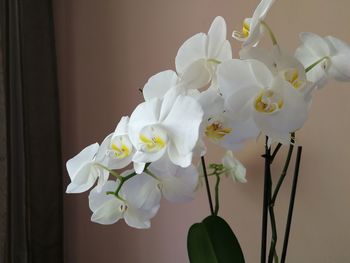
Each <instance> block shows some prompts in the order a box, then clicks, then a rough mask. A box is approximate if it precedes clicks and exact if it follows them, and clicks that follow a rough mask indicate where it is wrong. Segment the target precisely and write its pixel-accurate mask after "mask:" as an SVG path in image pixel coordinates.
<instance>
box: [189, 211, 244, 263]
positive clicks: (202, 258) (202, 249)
mask: <svg viewBox="0 0 350 263" xmlns="http://www.w3.org/2000/svg"><path fill="white" fill-rule="evenodd" d="M187 250H188V256H189V259H190V262H191V263H244V262H245V261H244V256H243V252H242V249H241V246H240V245H239V243H238V240H237V238H236V236H235V234H234V233H233V231H232V230H231V228H230V226H229V225H228V224H227V223H226V221H225V220H224V219H222V218H221V217H218V216H214V215H211V216H208V217H207V218H205V219H204V220H203V222H202V223H196V224H194V225H192V226H191V228H190V230H189V231H188V236H187Z"/></svg>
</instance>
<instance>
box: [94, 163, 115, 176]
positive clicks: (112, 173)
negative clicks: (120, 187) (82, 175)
mask: <svg viewBox="0 0 350 263" xmlns="http://www.w3.org/2000/svg"><path fill="white" fill-rule="evenodd" d="M95 165H96V166H99V167H101V168H102V169H105V170H106V171H108V172H109V173H110V174H111V175H113V176H114V177H116V178H118V179H120V178H122V176H121V175H120V174H118V173H117V172H116V171H113V170H111V169H109V168H108V167H106V166H104V165H103V164H100V163H95Z"/></svg>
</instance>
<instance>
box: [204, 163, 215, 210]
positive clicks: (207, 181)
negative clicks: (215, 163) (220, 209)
mask: <svg viewBox="0 0 350 263" xmlns="http://www.w3.org/2000/svg"><path fill="white" fill-rule="evenodd" d="M201 163H202V168H203V173H204V179H205V186H206V188H207V195H208V201H209V208H210V213H211V214H212V215H214V207H213V200H212V199H211V193H210V186H209V180H208V174H207V168H206V166H205V159H204V156H202V157H201Z"/></svg>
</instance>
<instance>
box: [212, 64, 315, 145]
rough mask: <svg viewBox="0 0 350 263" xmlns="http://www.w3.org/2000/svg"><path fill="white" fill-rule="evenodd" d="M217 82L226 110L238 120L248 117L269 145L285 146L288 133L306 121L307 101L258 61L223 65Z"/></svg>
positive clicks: (292, 86) (286, 81)
mask: <svg viewBox="0 0 350 263" xmlns="http://www.w3.org/2000/svg"><path fill="white" fill-rule="evenodd" d="M218 83H219V87H220V91H221V92H222V94H223V96H224V98H225V104H226V107H227V108H228V109H229V110H230V111H231V112H235V113H236V114H237V115H238V116H239V118H240V119H249V118H250V117H252V118H253V119H254V121H255V124H256V125H257V127H258V128H259V130H260V131H261V132H263V133H264V134H265V135H267V136H269V137H270V140H271V141H270V142H273V141H278V142H281V143H285V144H288V143H289V138H290V133H291V132H295V131H296V130H298V129H300V128H301V127H302V126H303V124H304V122H305V120H306V119H307V116H308V110H309V105H310V100H309V99H307V98H306V96H305V94H303V93H301V92H299V91H298V87H297V86H294V85H293V84H292V83H291V82H290V81H288V80H286V79H285V78H283V77H281V76H280V75H274V74H273V73H272V72H271V71H270V70H269V69H268V68H267V67H266V66H265V65H264V64H263V63H262V62H259V61H258V60H246V61H242V60H237V59H233V60H231V61H226V62H224V63H223V64H221V65H220V66H219V68H218Z"/></svg>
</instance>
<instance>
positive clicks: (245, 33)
mask: <svg viewBox="0 0 350 263" xmlns="http://www.w3.org/2000/svg"><path fill="white" fill-rule="evenodd" d="M249 32H250V25H249V23H248V22H247V21H244V22H243V28H242V33H243V36H244V37H245V38H247V37H249Z"/></svg>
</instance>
